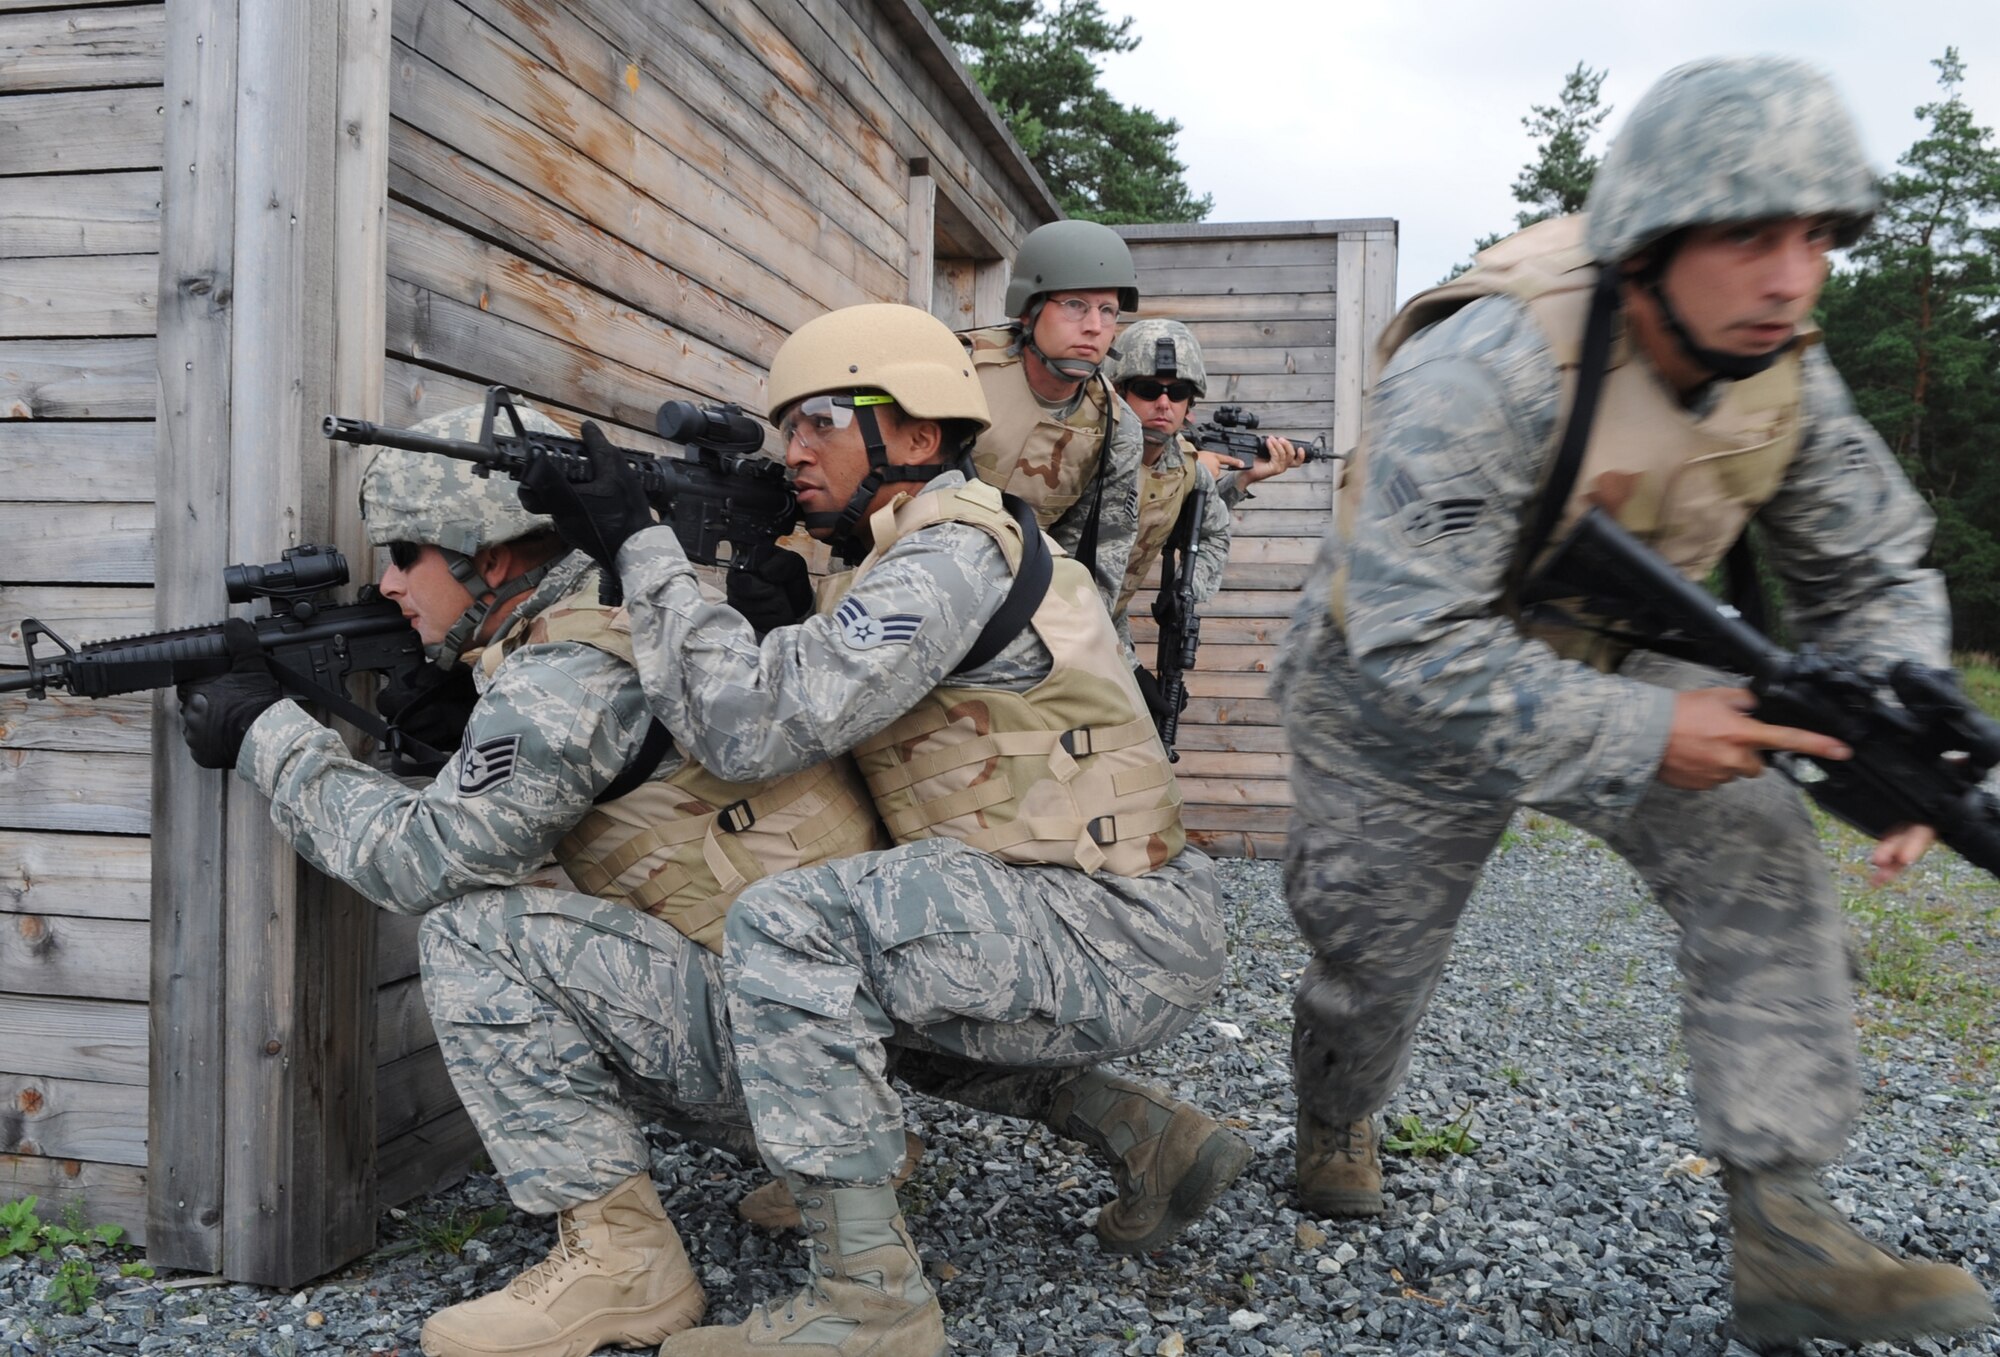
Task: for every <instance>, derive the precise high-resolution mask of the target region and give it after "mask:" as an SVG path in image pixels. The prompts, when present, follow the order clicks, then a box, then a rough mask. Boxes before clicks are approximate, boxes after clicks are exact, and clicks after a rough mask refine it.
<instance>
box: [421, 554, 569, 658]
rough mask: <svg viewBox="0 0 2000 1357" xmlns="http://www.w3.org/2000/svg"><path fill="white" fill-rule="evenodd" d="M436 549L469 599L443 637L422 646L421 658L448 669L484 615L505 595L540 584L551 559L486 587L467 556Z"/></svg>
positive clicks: (508, 596)
mask: <svg viewBox="0 0 2000 1357" xmlns="http://www.w3.org/2000/svg"><path fill="white" fill-rule="evenodd" d="M438 550H439V551H442V552H444V559H445V564H447V565H448V566H450V567H451V577H452V578H453V579H455V580H457V581H458V582H459V583H460V584H462V585H464V586H465V589H466V592H467V593H469V594H471V595H472V603H471V604H470V606H468V607H467V608H466V610H465V611H464V612H462V613H460V614H459V615H458V620H457V621H456V622H454V623H452V624H451V630H449V631H447V632H446V633H445V634H444V639H442V640H440V641H439V642H437V644H435V645H427V646H425V647H424V658H425V659H427V660H429V661H430V662H431V663H432V664H434V665H436V666H437V667H438V668H440V669H449V668H451V667H452V666H453V665H455V664H457V663H458V659H459V656H461V655H463V654H464V653H465V648H466V646H468V645H469V644H471V642H472V639H473V638H474V637H475V636H477V635H478V634H479V629H480V628H481V627H482V626H484V625H485V624H486V619H487V618H489V617H491V616H492V615H493V610H494V609H495V608H497V607H499V606H500V605H501V604H503V603H505V602H506V601H507V600H508V599H510V598H514V597H515V596H517V595H520V594H525V593H527V592H528V591H529V590H530V589H533V588H534V587H535V586H536V585H538V584H540V583H541V582H542V578H543V577H544V576H545V575H547V574H548V573H549V567H550V566H552V565H554V564H555V561H545V562H543V563H542V564H541V565H538V566H536V567H535V568H534V569H532V570H530V571H528V572H527V573H526V574H522V575H516V576H514V578H513V579H511V580H504V581H502V582H501V583H499V584H497V585H493V586H491V587H489V586H488V585H487V583H486V581H485V580H483V579H481V578H480V575H479V571H478V569H477V568H476V567H475V566H474V565H473V564H472V558H471V557H470V556H467V555H465V554H464V553H463V552H458V551H450V550H447V549H446V548H444V547H439V548H438ZM558 559H560V558H558Z"/></svg>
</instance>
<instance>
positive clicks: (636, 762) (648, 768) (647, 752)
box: [590, 717, 674, 806]
mask: <svg viewBox="0 0 2000 1357" xmlns="http://www.w3.org/2000/svg"><path fill="white" fill-rule="evenodd" d="M673 747H674V737H673V735H672V734H671V733H670V732H669V731H668V730H667V728H666V727H665V726H663V725H661V724H660V721H659V718H657V717H655V718H654V720H653V723H652V724H651V725H650V726H648V727H646V738H645V739H644V740H642V741H641V742H640V744H639V752H638V753H636V754H634V755H633V756H632V761H631V762H630V763H628V764H626V765H625V766H624V768H622V769H621V770H619V773H618V776H617V777H614V778H612V779H611V781H610V783H609V784H608V785H606V787H605V788H604V790H603V791H601V792H599V793H598V794H597V795H596V796H593V797H591V798H590V804H591V805H593V806H601V805H603V804H605V803H606V802H607V801H616V800H617V799H618V798H619V797H621V796H624V795H625V794H626V793H627V792H630V791H632V790H633V789H635V788H636V787H638V785H639V784H640V783H642V782H644V781H645V780H646V779H647V778H649V777H651V776H652V775H653V774H654V772H655V771H656V770H658V768H659V766H660V764H661V762H662V761H664V760H665V758H666V757H667V755H668V753H669V752H671V751H672V749H673Z"/></svg>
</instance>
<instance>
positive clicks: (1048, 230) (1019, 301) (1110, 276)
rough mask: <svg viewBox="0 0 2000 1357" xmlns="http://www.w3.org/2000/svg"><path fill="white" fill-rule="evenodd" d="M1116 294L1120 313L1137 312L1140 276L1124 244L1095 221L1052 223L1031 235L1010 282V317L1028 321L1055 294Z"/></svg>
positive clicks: (1008, 304)
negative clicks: (1110, 290)
mask: <svg viewBox="0 0 2000 1357" xmlns="http://www.w3.org/2000/svg"><path fill="white" fill-rule="evenodd" d="M1097 288H1116V289H1117V290H1118V309H1119V310H1121V311H1137V310H1138V309H1139V270H1138V268H1137V266H1135V265H1134V264H1133V263H1132V251H1131V250H1130V249H1128V248H1126V245H1125V238H1124V237H1123V236H1121V235H1119V234H1118V233H1117V232H1116V231H1114V230H1112V229H1111V228H1110V227H1108V226H1105V225H1103V224H1102V223H1099V222H1094V221H1052V222H1047V223H1045V224H1043V225H1041V226H1037V227H1036V228H1035V229H1034V230H1032V231H1030V232H1028V235H1027V239H1025V240H1023V241H1022V242H1021V252H1020V253H1019V254H1017V255H1015V256H1014V271H1013V274H1012V275H1011V276H1010V277H1009V278H1008V279H1007V314H1008V315H1010V316H1025V315H1027V313H1028V308H1029V307H1030V306H1033V305H1034V304H1035V303H1036V302H1037V301H1040V300H1041V299H1042V298H1043V297H1045V296H1047V295H1048V294H1049V293H1051V292H1083V291H1089V290H1092V289H1097Z"/></svg>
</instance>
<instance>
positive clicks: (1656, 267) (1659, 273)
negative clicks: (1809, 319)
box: [1633, 233, 1799, 382]
mask: <svg viewBox="0 0 2000 1357" xmlns="http://www.w3.org/2000/svg"><path fill="white" fill-rule="evenodd" d="M1684 234H1685V233H1677V234H1675V235H1672V236H1669V237H1667V238H1666V239H1665V240H1663V241H1661V242H1660V243H1659V244H1658V245H1657V246H1655V247H1654V250H1653V256H1652V258H1650V259H1648V260H1647V261H1646V265H1645V267H1644V268H1642V269H1640V270H1639V272H1638V273H1636V274H1635V275H1633V282H1635V283H1637V284H1638V285H1639V286H1640V287H1642V288H1644V289H1645V290H1646V295H1647V296H1649V297H1651V298H1652V299H1653V305H1654V306H1657V307H1658V308H1659V309H1660V319H1661V320H1663V321H1665V322H1666V326H1667V333H1668V334H1670V335H1672V336H1673V339H1674V345H1675V347H1677V348H1679V349H1680V351H1681V353H1682V355H1683V356H1685V357H1686V358H1687V360H1688V361H1689V362H1691V363H1694V364H1696V365H1698V366H1700V367H1702V368H1704V369H1706V370H1707V371H1709V372H1712V373H1714V374H1715V375H1716V376H1718V377H1720V378H1722V379H1723V380H1724V381H1730V382H1740V381H1743V380H1744V379H1745V378H1748V377H1755V376H1756V375H1757V374H1758V373H1760V372H1768V371H1770V369H1771V368H1772V366H1773V365H1775V364H1776V363H1777V361H1778V360H1779V359H1780V358H1783V357H1784V356H1785V355H1786V354H1788V353H1790V352H1791V351H1792V349H1793V347H1794V346H1796V345H1797V344H1798V342H1799V338H1798V336H1797V335H1793V336H1792V337H1791V338H1790V339H1787V340H1786V341H1785V342H1784V343H1782V344H1780V345H1779V346H1778V347H1777V348H1775V349H1772V350H1771V351H1770V352H1769V353H1753V354H1740V353H1724V352H1722V351H1721V350H1720V349H1711V348H1708V347H1707V346H1705V345H1703V344H1702V343H1700V342H1699V341H1698V340H1696V339H1695V337H1694V334H1693V332H1691V331H1690V330H1689V329H1688V327H1687V324H1686V322H1684V321H1683V320H1682V319H1681V316H1680V312H1678V311H1676V310H1674V304H1673V303H1672V302H1670V301H1668V300H1667V290H1666V287H1665V280H1666V275H1667V265H1668V264H1669V263H1670V262H1672V260H1673V257H1674V254H1675V252H1676V251H1677V250H1679V249H1680V245H1681V240H1682V237H1683V235H1684Z"/></svg>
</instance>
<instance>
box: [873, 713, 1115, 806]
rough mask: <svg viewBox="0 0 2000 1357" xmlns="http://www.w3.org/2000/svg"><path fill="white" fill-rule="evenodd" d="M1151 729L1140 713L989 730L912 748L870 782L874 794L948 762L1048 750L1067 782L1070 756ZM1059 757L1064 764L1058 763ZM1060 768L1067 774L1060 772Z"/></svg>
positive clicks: (1098, 750)
mask: <svg viewBox="0 0 2000 1357" xmlns="http://www.w3.org/2000/svg"><path fill="white" fill-rule="evenodd" d="M942 725H943V722H942V721H940V722H938V723H936V724H934V725H932V727H931V729H932V730H937V729H940V728H941V727H942ZM1152 735H1153V718H1152V717H1151V716H1145V717H1141V718H1140V719H1139V720H1137V721H1128V722H1126V723H1125V724H1124V725H1122V726H1101V727H1092V726H1079V727H1077V728H1075V729H1074V730H1013V731H994V732H991V733H989V734H986V735H981V736H978V737H977V738H975V739H971V740H967V741H965V742H963V743H961V744H953V745H947V746H945V747H944V748H943V749H937V750H933V751H932V752H930V753H928V754H918V755H917V756H915V757H914V758H904V759H898V760H897V761H896V763H895V764H894V765H893V766H891V767H888V768H884V769H882V770H880V771H879V772H877V773H876V774H875V778H874V787H875V790H876V794H877V795H878V796H879V795H881V794H883V793H885V792H897V791H902V790H903V789H904V788H906V787H909V786H911V785H913V784H914V783H918V782H921V781H923V780H924V779H925V778H932V777H937V776H939V775H940V774H943V773H948V772H950V771H951V770H952V769H954V768H965V767H969V766H970V765H972V764H975V763H985V762H986V761H987V760H988V759H993V758H1010V757H1011V758H1036V757H1040V756H1044V755H1046V756H1048V758H1049V762H1050V767H1051V770H1052V771H1054V772H1055V773H1056V780H1057V781H1059V782H1067V781H1069V778H1070V777H1074V776H1075V775H1076V767H1077V765H1076V760H1077V759H1080V758H1085V757H1087V756H1089V755H1091V754H1109V753H1112V752H1113V751H1115V750H1119V749H1130V748H1132V747H1133V746H1134V745H1139V744H1144V743H1145V742H1146V741H1147V740H1148V739H1150V738H1151V737H1152ZM1059 757H1060V761H1061V762H1062V763H1063V764H1065V765H1066V769H1058V768H1057V763H1058V760H1059ZM1065 771H1066V773H1067V776H1065Z"/></svg>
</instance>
